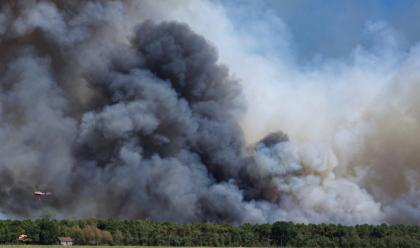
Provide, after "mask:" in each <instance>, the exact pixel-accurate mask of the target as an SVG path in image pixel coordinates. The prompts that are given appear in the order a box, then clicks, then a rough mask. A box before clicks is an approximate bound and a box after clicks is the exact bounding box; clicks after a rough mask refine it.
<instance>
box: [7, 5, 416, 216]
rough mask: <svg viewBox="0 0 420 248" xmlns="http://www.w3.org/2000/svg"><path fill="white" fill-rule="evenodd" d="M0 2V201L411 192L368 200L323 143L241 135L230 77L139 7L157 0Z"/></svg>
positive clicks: (279, 210) (178, 29)
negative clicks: (42, 195) (45, 193)
mask: <svg viewBox="0 0 420 248" xmlns="http://www.w3.org/2000/svg"><path fill="white" fill-rule="evenodd" d="M167 4H170V3H167ZM0 7H1V8H0V9H1V13H0V55H1V56H0V71H1V73H2V77H1V78H0V140H1V144H2V145H1V147H0V197H1V201H0V213H5V214H7V215H9V216H11V217H37V216H39V215H41V214H43V213H45V212H48V213H50V214H52V215H53V216H54V217H59V218H60V217H62V218H65V217H92V216H94V217H103V218H106V217H114V218H151V219H155V220H172V221H179V222H199V221H223V222H229V223H244V222H251V223H261V222H273V221H276V220H294V221H304V222H334V223H348V224H354V223H365V222H368V223H379V222H384V221H385V222H407V221H408V220H407V219H409V218H410V217H409V216H411V215H415V214H416V213H417V212H418V210H416V209H415V207H414V208H413V209H411V210H410V211H408V213H407V214H401V211H400V209H402V208H407V207H406V206H407V204H406V203H407V202H409V203H410V204H411V205H416V204H418V201H415V200H413V199H414V196H415V195H416V194H418V191H416V190H415V189H414V187H412V189H413V190H411V191H409V193H408V194H405V193H404V192H406V191H404V190H403V189H400V190H396V191H395V195H394V196H392V197H390V198H387V199H385V200H383V201H381V200H379V199H378V198H377V197H376V196H377V195H376V194H374V193H372V192H373V191H374V190H375V188H372V186H371V185H369V184H365V183H364V181H362V180H358V179H357V178H355V177H354V176H353V174H352V173H350V172H348V171H345V170H343V168H341V167H339V163H340V162H342V161H341V158H342V156H339V155H337V154H338V153H337V152H336V151H335V150H334V149H332V148H331V147H330V146H328V145H326V144H324V145H315V144H300V143H293V142H291V141H289V138H288V136H287V135H286V134H284V133H282V132H274V133H270V134H268V135H267V136H266V137H265V138H262V139H261V141H259V142H257V143H256V144H251V145H249V144H246V142H245V138H244V131H243V130H242V129H241V128H240V125H239V121H238V119H239V116H241V115H242V114H243V112H244V111H246V110H245V106H246V104H247V103H246V102H245V99H244V97H243V94H242V91H241V87H240V82H239V81H238V80H236V79H235V78H234V77H233V76H232V75H231V74H230V73H229V71H228V69H227V68H226V67H225V66H223V65H221V64H220V63H219V61H218V55H217V52H216V49H215V48H214V47H213V46H212V45H211V44H209V42H208V41H206V40H205V39H204V38H203V37H201V36H199V35H197V34H196V33H194V32H193V31H191V30H190V28H189V27H188V26H187V25H186V24H183V23H179V22H175V21H166V22H160V21H159V17H156V18H154V19H155V21H150V20H147V19H150V18H153V17H154V16H153V15H157V16H158V15H159V12H160V11H162V10H161V9H159V8H158V7H156V6H155V5H153V4H151V2H148V1H106V2H105V1H4V2H2V3H1V5H0ZM261 87H263V86H261ZM392 128H393V127H392V126H390V127H389V129H392ZM245 131H246V130H245ZM375 135H376V136H378V137H379V138H376V139H375V140H381V139H382V138H384V139H386V140H394V138H395V137H393V136H392V137H383V136H382V135H381V132H378V133H375V134H372V137H374V136H375ZM367 144H368V145H369V143H367ZM368 151H370V150H369V147H367V148H366V153H367V152H368ZM357 154H358V156H357V158H359V159H360V161H363V162H364V161H365V160H364V159H365V158H368V157H369V156H368V155H366V154H363V156H359V154H360V153H357ZM375 154H376V153H375ZM411 155H412V154H411V153H410V156H411ZM351 159H355V157H351ZM357 162H359V161H357ZM353 168H355V170H356V169H357V166H354V167H352V166H349V167H348V168H346V169H347V170H351V169H353ZM372 178H374V177H372ZM413 180H414V179H413ZM413 184H415V182H413ZM35 189H40V190H51V191H53V196H52V197H51V198H49V199H45V201H38V200H37V199H34V197H33V196H32V195H31V194H32V191H33V190H35ZM387 192H389V191H387ZM385 198H386V197H385ZM411 221H413V220H412V219H411ZM414 221H415V222H418V220H416V219H415V220H414Z"/></svg>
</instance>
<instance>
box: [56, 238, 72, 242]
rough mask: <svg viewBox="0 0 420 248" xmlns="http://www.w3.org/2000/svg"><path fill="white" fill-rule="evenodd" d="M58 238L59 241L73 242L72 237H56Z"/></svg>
mask: <svg viewBox="0 0 420 248" xmlns="http://www.w3.org/2000/svg"><path fill="white" fill-rule="evenodd" d="M58 240H60V242H73V239H72V238H70V237H58Z"/></svg>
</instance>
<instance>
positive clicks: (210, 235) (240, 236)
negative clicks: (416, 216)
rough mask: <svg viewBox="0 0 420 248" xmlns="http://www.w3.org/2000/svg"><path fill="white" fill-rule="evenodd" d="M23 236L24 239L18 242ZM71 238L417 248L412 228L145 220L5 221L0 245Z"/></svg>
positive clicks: (419, 233) (419, 241)
mask: <svg viewBox="0 0 420 248" xmlns="http://www.w3.org/2000/svg"><path fill="white" fill-rule="evenodd" d="M22 234H25V235H26V236H27V237H26V239H25V240H18V237H19V236H20V235H22ZM59 236H69V237H72V238H73V239H74V243H75V244H78V245H148V246H295V247H420V227H419V226H413V225H395V226H389V225H379V226H373V225H357V226H342V225H330V224H328V225H327V224H319V225H315V224H309V225H305V224H294V223H291V222H276V223H274V224H261V225H250V224H244V225H240V226H231V225H226V224H215V223H203V224H177V223H169V222H153V221H147V220H146V221H145V220H96V219H88V220H50V219H48V218H42V219H37V220H22V221H18V220H3V221H0V243H2V244H18V243H28V244H55V243H57V237H59Z"/></svg>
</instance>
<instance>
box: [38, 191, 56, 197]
mask: <svg viewBox="0 0 420 248" xmlns="http://www.w3.org/2000/svg"><path fill="white" fill-rule="evenodd" d="M34 195H37V196H49V195H52V194H51V192H42V191H35V192H34Z"/></svg>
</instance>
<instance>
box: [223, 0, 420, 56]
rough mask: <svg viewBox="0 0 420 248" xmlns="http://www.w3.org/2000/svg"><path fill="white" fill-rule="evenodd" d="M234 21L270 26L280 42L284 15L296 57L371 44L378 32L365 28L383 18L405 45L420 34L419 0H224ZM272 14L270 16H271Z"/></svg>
mask: <svg viewBox="0 0 420 248" xmlns="http://www.w3.org/2000/svg"><path fill="white" fill-rule="evenodd" d="M221 3H222V4H223V5H224V6H225V8H226V9H227V11H228V13H229V15H230V17H231V19H232V20H233V21H234V24H235V25H236V26H237V27H238V28H240V29H242V30H243V31H244V32H255V31H256V30H255V28H253V27H255V25H253V23H255V22H261V21H265V22H266V23H265V25H268V26H270V28H269V29H270V32H271V37H272V38H271V39H272V42H273V44H272V46H274V47H275V46H276V33H277V35H280V36H284V34H279V33H278V31H279V30H278V26H277V27H276V22H273V21H272V20H273V18H272V17H276V18H278V20H281V21H282V22H283V23H284V24H285V26H286V28H287V30H288V32H289V35H290V40H291V42H290V43H291V46H292V47H291V49H290V50H292V51H293V53H294V56H295V57H296V58H297V60H298V62H300V63H305V61H307V60H312V59H314V58H315V57H322V58H327V59H328V58H334V59H336V58H342V57H346V56H348V55H349V54H350V53H351V51H353V50H354V48H355V47H356V46H363V47H364V48H366V49H372V47H374V44H375V42H376V41H377V39H378V37H376V36H375V35H374V34H372V33H371V32H368V31H367V27H368V25H369V23H376V22H381V23H383V24H384V25H386V26H387V27H388V28H390V29H392V30H393V31H394V32H395V34H396V35H397V36H398V38H399V39H400V45H401V46H402V48H403V49H407V48H409V47H410V46H411V45H413V44H415V43H417V42H418V41H419V39H420V25H418V20H419V19H420V1H415V0H404V1H396V0H367V1H366V0H341V1H336V0H288V1H286V0H266V1H261V0H247V1H239V0H234V1H221ZM268 15H269V16H271V17H270V18H268V17H267V16H268Z"/></svg>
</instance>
